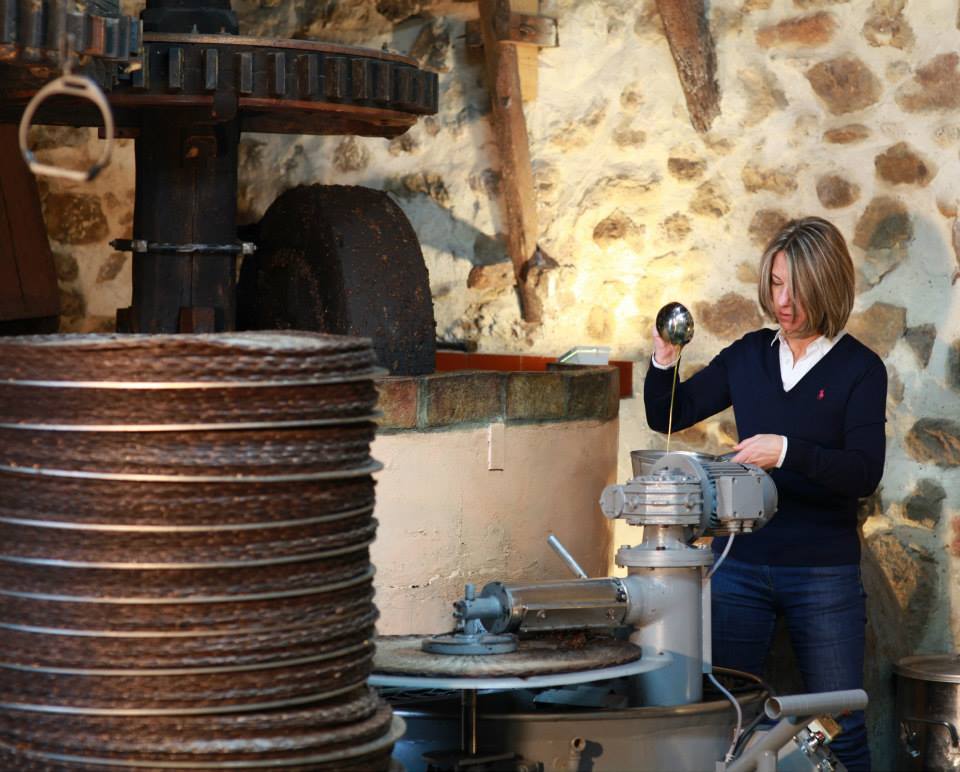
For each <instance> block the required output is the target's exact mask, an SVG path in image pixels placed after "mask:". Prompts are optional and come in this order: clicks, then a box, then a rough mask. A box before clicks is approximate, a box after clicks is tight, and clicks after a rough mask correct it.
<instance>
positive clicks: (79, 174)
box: [19, 73, 114, 182]
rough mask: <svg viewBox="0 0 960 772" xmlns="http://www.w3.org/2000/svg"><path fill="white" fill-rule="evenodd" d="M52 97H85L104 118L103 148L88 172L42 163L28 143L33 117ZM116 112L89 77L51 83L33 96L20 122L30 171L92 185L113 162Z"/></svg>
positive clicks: (62, 78)
mask: <svg viewBox="0 0 960 772" xmlns="http://www.w3.org/2000/svg"><path fill="white" fill-rule="evenodd" d="M52 96H72V97H82V98H83V99H86V100H88V101H90V102H93V103H94V104H95V105H96V106H97V109H98V110H99V111H100V115H102V116H103V129H104V130H103V133H104V146H103V151H102V152H101V153H100V157H99V158H98V159H97V160H96V162H95V163H94V164H93V166H91V167H90V168H89V169H87V170H86V171H84V170H81V169H63V168H61V167H59V166H53V165H52V164H42V163H40V162H39V161H37V158H36V156H35V155H34V154H33V151H32V150H31V149H30V147H29V145H28V144H27V132H28V131H29V130H30V125H31V124H32V123H33V116H34V115H35V114H36V112H37V108H39V107H40V105H41V103H42V102H43V101H44V100H46V99H49V98H50V97H52ZM113 137H114V125H113V113H112V112H111V110H110V103H109V102H108V101H107V98H106V97H105V96H104V94H103V91H101V90H100V87H99V86H98V85H97V84H96V83H94V82H93V81H92V80H90V78H87V77H84V76H83V75H71V74H69V73H67V74H65V75H61V76H60V77H59V78H57V79H56V80H52V81H50V82H49V83H48V84H47V85H46V86H44V87H43V88H42V89H40V90H39V91H38V92H37V93H36V94H34V95H33V99H31V100H30V102H29V103H28V104H27V109H26V110H24V111H23V117H22V118H21V119H20V132H19V140H20V152H21V153H22V154H23V160H24V161H26V162H27V166H29V167H30V171H32V172H33V173H34V174H39V175H45V176H47V177H59V178H61V179H65V180H73V181H74V182H89V181H90V180H92V179H93V178H94V177H96V176H97V175H98V174H99V173H100V171H101V170H102V169H103V168H104V167H105V166H106V165H107V164H109V163H110V154H111V153H112V152H113Z"/></svg>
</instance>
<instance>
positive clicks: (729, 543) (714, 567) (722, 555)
mask: <svg viewBox="0 0 960 772" xmlns="http://www.w3.org/2000/svg"><path fill="white" fill-rule="evenodd" d="M733 538H734V535H733V534H731V535H730V536H728V537H727V546H726V547H724V548H723V552H721V553H720V557H719V559H718V560H717V562H716V563H714V564H713V565H712V566H711V567H710V570H709V571H707V575H706V576H705V577H704V578H703V581H705V582H709V581H710V578H711V577H712V576H713V575H714V574H715V573H717V569H718V568H720V564H721V563H722V562H723V561H724V560H725V559H726V557H727V553H729V552H730V548H731V547H732V546H733Z"/></svg>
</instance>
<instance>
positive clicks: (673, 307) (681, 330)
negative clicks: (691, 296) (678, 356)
mask: <svg viewBox="0 0 960 772" xmlns="http://www.w3.org/2000/svg"><path fill="white" fill-rule="evenodd" d="M656 324H657V334H658V335H659V336H660V337H661V338H663V339H664V340H665V341H666V342H667V343H672V344H673V345H674V346H686V345H687V344H688V343H689V342H690V341H691V340H693V314H691V313H690V311H688V310H687V307H686V306H685V305H683V304H682V303H667V304H666V305H665V306H664V307H663V308H661V309H660V310H659V311H658V312H657V322H656Z"/></svg>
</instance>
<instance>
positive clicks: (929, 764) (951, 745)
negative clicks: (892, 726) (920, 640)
mask: <svg viewBox="0 0 960 772" xmlns="http://www.w3.org/2000/svg"><path fill="white" fill-rule="evenodd" d="M893 670H894V673H895V674H896V680H897V702H896V722H897V727H896V730H897V734H898V737H899V741H898V743H897V764H896V769H898V770H902V772H908V771H909V770H917V772H919V771H920V770H924V772H940V771H941V770H960V736H958V731H960V654H925V655H917V656H912V657H904V658H903V659H901V660H900V661H899V662H898V663H897V664H896V665H895V666H894V669H893Z"/></svg>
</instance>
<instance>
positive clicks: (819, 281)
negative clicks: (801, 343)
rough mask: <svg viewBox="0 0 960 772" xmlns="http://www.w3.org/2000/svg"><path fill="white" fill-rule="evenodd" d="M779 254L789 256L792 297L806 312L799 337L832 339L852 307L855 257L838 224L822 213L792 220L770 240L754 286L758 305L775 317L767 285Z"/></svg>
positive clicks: (788, 270) (795, 303) (789, 278)
mask: <svg viewBox="0 0 960 772" xmlns="http://www.w3.org/2000/svg"><path fill="white" fill-rule="evenodd" d="M780 252H783V253H784V255H785V256H786V259H787V274H788V275H787V279H788V282H789V288H790V297H791V298H792V299H793V303H794V305H799V306H800V307H801V308H802V309H803V310H804V312H805V313H806V315H807V321H806V324H805V326H804V328H803V329H801V330H797V333H798V334H799V335H816V334H819V335H825V336H826V337H828V338H834V337H836V336H837V335H838V334H839V333H840V331H841V330H843V328H844V325H846V323H847V319H848V318H849V316H850V311H851V310H852V309H853V298H854V282H855V279H854V273H853V260H851V259H850V252H849V251H848V250H847V243H846V242H845V241H844V240H843V236H842V235H841V234H840V231H838V230H837V228H836V226H835V225H833V224H832V223H830V222H827V221H826V220H824V219H823V218H822V217H804V218H802V219H799V220H791V221H790V222H788V223H787V224H786V225H784V226H783V227H782V228H781V229H780V232H779V233H777V235H776V236H774V237H773V239H772V240H771V241H770V243H769V244H768V245H767V248H766V249H765V250H764V251H763V258H762V260H761V262H760V283H759V285H758V287H757V291H758V295H759V299H760V305H761V306H762V307H763V310H764V311H765V312H766V314H767V316H769V317H770V318H771V319H773V320H776V318H777V314H776V306H775V303H774V301H773V292H772V289H771V273H772V271H773V261H774V258H776V256H777V255H778V254H779V253H780Z"/></svg>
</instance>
